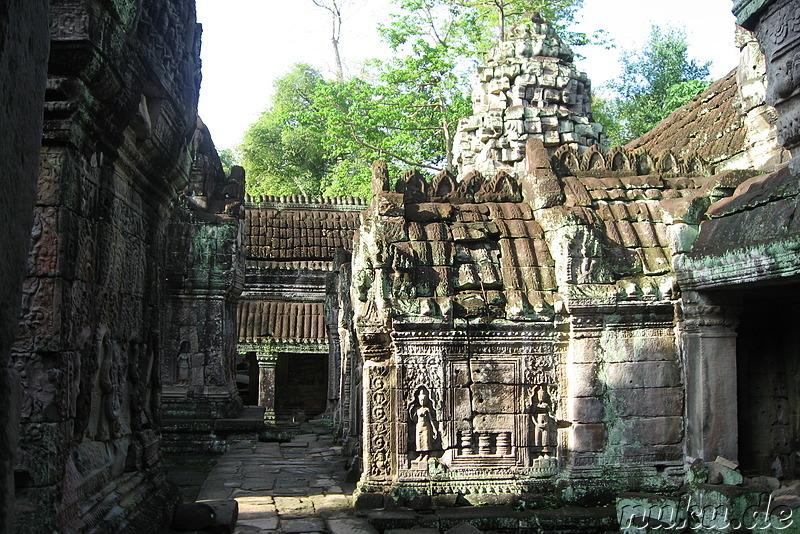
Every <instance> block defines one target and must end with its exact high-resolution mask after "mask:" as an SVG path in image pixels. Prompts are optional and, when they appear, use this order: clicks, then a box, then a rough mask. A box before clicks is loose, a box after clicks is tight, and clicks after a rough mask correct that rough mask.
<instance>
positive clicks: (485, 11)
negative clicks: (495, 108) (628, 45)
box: [448, 0, 606, 47]
mask: <svg viewBox="0 0 800 534" xmlns="http://www.w3.org/2000/svg"><path fill="white" fill-rule="evenodd" d="M448 1H449V2H450V3H454V4H456V5H458V6H460V7H462V8H466V9H472V10H475V12H476V13H477V15H478V17H479V19H480V20H481V21H483V22H484V23H486V24H487V25H488V26H489V27H493V28H494V29H495V31H494V32H491V33H484V34H483V39H484V40H485V44H484V47H485V46H486V44H490V45H491V44H495V42H491V41H488V40H486V37H487V36H488V35H492V34H494V38H495V40H497V41H502V40H504V39H505V38H506V37H507V36H508V30H509V29H510V28H511V27H513V26H514V25H515V24H518V23H519V22H520V21H521V19H522V16H523V15H524V14H525V13H529V12H538V13H540V14H541V15H542V16H543V17H544V18H545V19H546V20H548V21H550V23H551V24H553V25H554V26H555V27H556V28H557V29H558V31H559V33H560V34H561V37H562V38H563V39H565V41H566V42H567V43H569V44H570V45H573V46H581V45H585V44H588V43H589V42H590V38H589V37H588V36H587V35H586V34H584V33H580V32H573V31H570V30H569V29H568V28H569V26H570V25H571V24H572V23H573V22H575V16H576V15H577V13H578V11H580V9H581V8H582V7H583V0H448ZM591 41H592V42H593V43H594V44H599V42H600V41H602V42H604V43H605V42H606V41H605V37H604V32H602V31H598V32H597V33H596V34H595V35H594V36H593V38H592V39H591Z"/></svg>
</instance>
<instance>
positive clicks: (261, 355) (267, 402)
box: [256, 346, 278, 425]
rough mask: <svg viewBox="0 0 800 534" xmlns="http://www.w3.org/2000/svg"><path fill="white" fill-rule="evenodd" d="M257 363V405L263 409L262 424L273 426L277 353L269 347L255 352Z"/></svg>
mask: <svg viewBox="0 0 800 534" xmlns="http://www.w3.org/2000/svg"><path fill="white" fill-rule="evenodd" d="M256 360H257V361H258V405H259V406H263V407H264V424H267V425H274V424H275V367H276V365H277V364H278V353H277V352H276V351H275V350H274V349H273V348H272V347H271V346H263V347H261V348H259V349H258V351H256Z"/></svg>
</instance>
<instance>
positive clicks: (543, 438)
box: [351, 139, 748, 502]
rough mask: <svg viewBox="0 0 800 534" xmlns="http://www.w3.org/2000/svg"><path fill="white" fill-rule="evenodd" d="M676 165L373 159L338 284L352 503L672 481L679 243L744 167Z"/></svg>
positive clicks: (597, 489) (486, 498)
mask: <svg viewBox="0 0 800 534" xmlns="http://www.w3.org/2000/svg"><path fill="white" fill-rule="evenodd" d="M642 156H643V157H644V158H651V156H650V155H649V154H644V155H642ZM620 160H621V161H622V165H619V164H618V163H615V162H618V161H620ZM654 160H655V161H654ZM689 160H690V161H691V158H689ZM612 166H616V169H614V168H613V167H612ZM645 166H648V168H649V174H646V175H644V174H637V173H638V172H642V171H643V170H644V167H645ZM688 168H689V165H686V166H684V163H682V162H680V161H679V160H677V159H676V158H674V157H673V156H671V155H670V154H666V155H664V156H659V157H657V158H654V159H644V160H642V159H640V158H638V157H637V155H636V154H629V153H628V152H626V151H624V150H616V151H614V152H612V153H610V154H609V153H604V152H602V151H599V150H596V149H590V150H589V151H587V152H586V153H585V154H583V155H581V154H579V152H578V151H577V150H574V149H572V148H570V147H562V148H560V149H558V150H556V152H555V153H554V154H553V155H552V157H551V155H550V154H549V153H548V150H547V149H546V147H544V145H543V143H542V141H541V140H538V139H529V140H528V141H527V146H526V159H525V172H522V173H519V174H517V175H516V176H513V175H510V174H507V173H505V172H503V171H501V172H499V173H498V174H497V175H495V176H494V177H493V178H490V179H485V178H483V176H481V175H480V174H479V173H476V172H471V173H468V174H466V175H464V176H461V177H460V179H456V178H454V177H453V176H451V175H450V174H448V173H446V172H442V173H440V174H439V175H437V176H436V177H434V178H432V179H431V180H430V181H429V180H428V179H426V178H425V177H423V176H421V175H420V174H419V173H417V172H416V171H409V172H408V173H406V174H405V175H403V176H402V177H401V178H400V180H398V182H397V185H396V187H395V190H394V191H391V190H390V189H389V187H388V184H389V183H390V181H389V179H388V176H387V175H386V171H385V167H383V166H381V165H376V166H375V167H374V170H373V172H374V176H373V190H374V192H375V197H374V199H373V201H372V203H371V205H370V207H369V208H368V209H367V211H366V212H365V213H364V215H363V217H362V226H361V228H360V230H359V232H358V233H357V236H356V242H355V247H354V259H353V275H352V288H351V291H352V299H353V303H354V313H355V326H356V333H357V338H358V341H359V349H360V354H361V356H362V357H363V360H364V375H363V382H362V384H363V387H364V415H363V417H364V436H363V447H364V451H363V453H364V472H363V475H362V479H361V483H360V486H359V487H360V492H361V494H363V495H365V499H367V500H369V499H371V498H372V497H366V495H368V494H374V493H378V494H384V495H393V496H394V497H392V498H400V499H401V500H402V499H403V498H405V497H403V496H404V495H405V496H406V497H409V498H411V496H412V495H416V494H420V493H422V494H432V495H438V494H454V493H457V494H462V495H463V496H465V498H467V499H468V500H470V501H472V502H496V501H497V500H498V499H501V500H502V499H503V498H506V499H511V498H516V497H518V496H520V495H523V494H526V493H529V492H533V493H537V492H541V491H545V492H550V493H551V494H552V495H554V496H556V498H560V499H563V500H565V501H570V500H574V499H576V498H579V496H581V495H583V496H586V495H593V496H594V497H600V498H602V496H604V495H605V496H608V495H610V494H613V492H615V491H618V490H620V489H623V488H624V489H627V490H631V489H636V488H641V487H645V486H650V487H662V488H675V487H676V485H677V484H679V483H680V481H681V475H682V473H683V454H684V453H683V451H684V446H685V444H686V426H685V425H686V422H685V419H684V407H685V406H684V392H685V383H684V374H683V369H682V364H681V360H680V357H679V355H680V348H679V340H678V339H677V338H676V335H675V328H676V326H677V325H678V315H677V310H679V307H680V293H679V291H678V289H677V287H676V283H675V275H674V273H673V272H672V258H674V257H675V256H676V255H680V254H683V253H685V252H686V251H687V250H688V248H689V247H690V246H691V242H692V240H693V239H694V237H695V236H696V235H697V231H698V227H699V224H700V222H701V220H702V218H703V212H704V210H705V209H706V208H707V206H708V205H709V204H710V202H711V198H712V197H716V196H725V195H729V194H730V193H731V192H732V191H733V188H734V187H735V186H736V185H738V184H739V183H741V182H742V181H743V180H744V179H746V178H747V176H748V175H747V174H746V173H745V174H743V175H739V176H734V175H731V174H723V175H718V176H705V177H701V176H695V177H691V178H689V177H686V176H682V175H681V174H680V173H681V172H683V171H684V170H686V169H688ZM656 169H657V170H661V171H662V172H661V173H653V170H656ZM564 480H569V484H568V487H569V489H568V490H564V491H562V490H559V489H558V488H559V487H560V486H559V484H558V482H559V481H564ZM398 495H400V496H401V497H397V496H398ZM498 495H500V497H498ZM503 496H505V497H503Z"/></svg>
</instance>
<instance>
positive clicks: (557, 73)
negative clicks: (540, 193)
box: [454, 14, 606, 175]
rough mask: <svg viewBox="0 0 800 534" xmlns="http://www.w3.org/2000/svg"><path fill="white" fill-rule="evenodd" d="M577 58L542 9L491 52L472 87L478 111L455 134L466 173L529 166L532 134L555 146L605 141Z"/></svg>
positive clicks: (460, 163) (460, 165)
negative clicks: (526, 163) (527, 149)
mask: <svg viewBox="0 0 800 534" xmlns="http://www.w3.org/2000/svg"><path fill="white" fill-rule="evenodd" d="M573 57H574V56H573V53H572V50H570V48H569V47H568V46H566V45H565V44H564V42H563V41H562V40H561V38H560V37H559V36H558V33H557V32H556V30H555V29H554V28H553V27H552V26H551V25H550V24H548V23H547V22H546V21H545V20H543V19H542V18H541V17H539V15H537V14H531V15H530V17H529V20H528V21H527V22H526V23H525V24H520V25H518V26H516V27H515V28H513V29H512V31H511V35H510V36H509V38H508V39H507V40H506V41H504V42H502V43H500V45H499V46H497V47H496V48H494V49H492V50H491V51H490V52H489V53H488V54H487V59H486V64H485V65H484V66H482V67H479V68H478V72H477V77H476V80H475V83H474V85H473V90H472V109H473V113H474V115H472V116H470V117H465V118H463V119H461V121H459V123H458V131H457V132H456V136H455V141H454V152H455V153H456V154H457V156H456V158H455V160H456V163H458V169H459V173H460V174H461V175H464V174H466V173H468V172H470V171H479V172H481V173H484V174H493V173H495V172H497V171H499V170H505V171H511V170H517V171H520V172H524V168H525V166H524V163H523V159H524V158H525V142H526V140H528V139H538V140H540V141H542V143H543V144H544V146H545V147H548V148H549V149H551V150H555V149H556V148H558V147H559V146H569V147H571V148H575V149H579V148H580V149H585V148H588V147H591V146H601V147H602V146H604V143H605V141H606V140H605V138H604V132H603V126H602V125H601V124H599V123H596V122H593V121H591V119H590V117H591V106H592V91H591V82H590V81H589V79H588V78H587V77H586V73H583V72H578V71H577V70H576V68H575V65H574V64H573V63H572V61H573Z"/></svg>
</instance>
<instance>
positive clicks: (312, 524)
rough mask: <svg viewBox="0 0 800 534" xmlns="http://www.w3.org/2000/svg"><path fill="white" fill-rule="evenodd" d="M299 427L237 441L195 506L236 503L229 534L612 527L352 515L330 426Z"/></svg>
mask: <svg viewBox="0 0 800 534" xmlns="http://www.w3.org/2000/svg"><path fill="white" fill-rule="evenodd" d="M300 429H301V430H302V431H303V432H305V433H303V434H299V435H295V436H294V437H293V438H292V439H291V441H288V442H285V443H264V442H259V441H255V440H247V441H239V442H237V443H236V445H235V446H234V448H233V450H231V451H229V452H227V453H225V454H224V455H222V456H221V457H220V458H219V461H218V462H217V463H216V465H215V466H214V467H213V468H212V469H211V472H210V473H209V475H208V478H207V479H206V481H205V483H204V484H203V487H202V489H201V490H200V493H199V495H198V497H197V500H198V501H200V502H202V501H213V500H227V499H235V500H236V501H237V502H238V503H239V519H238V522H237V524H236V529H235V530H234V534H255V533H261V534H267V533H268V534H278V533H287V534H288V533H294V534H298V533H302V534H314V533H319V534H379V533H383V534H440V533H442V532H443V533H444V534H495V533H498V532H503V533H508V532H513V533H529V532H538V533H547V534H556V533H557V534H597V533H598V532H606V531H609V530H613V527H614V525H615V522H616V518H615V509H614V507H613V506H612V507H606V508H579V507H563V508H559V509H555V510H549V509H545V510H536V511H519V510H514V509H512V508H510V507H504V506H474V507H471V506H467V507H454V508H442V509H428V510H418V511H415V510H411V509H407V508H405V509H403V508H396V509H391V510H389V509H387V510H360V511H356V510H354V509H353V508H352V504H353V503H352V494H353V491H354V490H355V485H354V484H352V483H346V482H345V481H344V479H345V474H346V472H345V464H346V460H345V458H344V457H342V454H341V449H342V448H341V446H339V445H336V444H335V442H334V439H333V437H331V436H330V435H329V434H327V432H328V431H329V430H330V429H329V427H326V426H323V425H321V424H308V423H304V424H303V425H301V426H300ZM609 527H612V528H609Z"/></svg>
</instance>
